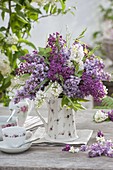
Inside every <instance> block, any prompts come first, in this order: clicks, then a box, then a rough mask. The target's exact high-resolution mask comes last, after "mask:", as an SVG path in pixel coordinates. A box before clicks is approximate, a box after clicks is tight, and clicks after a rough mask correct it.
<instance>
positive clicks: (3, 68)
mask: <svg viewBox="0 0 113 170" xmlns="http://www.w3.org/2000/svg"><path fill="white" fill-rule="evenodd" d="M0 72H1V74H2V75H3V76H6V75H7V74H9V73H10V72H11V67H10V64H9V61H8V58H7V57H6V56H5V55H4V54H2V53H0Z"/></svg>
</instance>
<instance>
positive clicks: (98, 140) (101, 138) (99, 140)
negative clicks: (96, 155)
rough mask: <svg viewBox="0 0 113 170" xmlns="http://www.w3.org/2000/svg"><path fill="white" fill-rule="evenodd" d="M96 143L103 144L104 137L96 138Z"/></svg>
mask: <svg viewBox="0 0 113 170" xmlns="http://www.w3.org/2000/svg"><path fill="white" fill-rule="evenodd" d="M96 141H97V142H100V143H104V142H105V138H104V136H101V137H98V136H96Z"/></svg>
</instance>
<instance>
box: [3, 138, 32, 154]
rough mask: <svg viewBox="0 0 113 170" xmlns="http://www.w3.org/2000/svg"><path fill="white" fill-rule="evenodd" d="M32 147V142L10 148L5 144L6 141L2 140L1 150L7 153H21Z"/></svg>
mask: <svg viewBox="0 0 113 170" xmlns="http://www.w3.org/2000/svg"><path fill="white" fill-rule="evenodd" d="M30 147H31V143H28V144H25V145H23V146H22V147H19V148H10V147H9V146H7V145H6V144H5V142H4V141H1V142H0V151H2V152H6V153H21V152H24V151H26V150H28V149H29V148H30Z"/></svg>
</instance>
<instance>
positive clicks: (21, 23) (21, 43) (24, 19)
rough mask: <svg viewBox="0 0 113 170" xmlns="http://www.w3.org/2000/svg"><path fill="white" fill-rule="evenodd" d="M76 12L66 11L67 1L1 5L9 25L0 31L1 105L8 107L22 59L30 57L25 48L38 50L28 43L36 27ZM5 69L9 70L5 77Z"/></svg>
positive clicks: (16, 0)
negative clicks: (12, 82)
mask: <svg viewBox="0 0 113 170" xmlns="http://www.w3.org/2000/svg"><path fill="white" fill-rule="evenodd" d="M74 10H75V7H69V8H66V0H46V1H44V0H33V1H32V0H1V1H0V12H1V17H2V20H3V22H4V23H5V24H4V25H6V26H1V27H0V55H1V58H0V60H1V62H0V65H1V66H0V102H3V103H4V105H8V103H9V101H10V98H9V96H8V91H9V90H8V89H9V87H10V85H11V80H12V79H13V78H14V76H15V69H16V68H17V64H18V63H19V59H20V57H21V56H23V55H25V54H27V53H29V51H28V48H26V45H27V46H30V47H31V48H32V49H33V50H35V49H36V48H37V47H36V46H35V44H33V43H32V42H30V41H28V37H29V36H30V35H31V29H32V26H33V24H34V23H36V22H37V23H39V21H40V20H41V19H42V18H45V17H49V16H57V15H64V14H66V13H67V12H71V13H72V14H74V12H73V11H74ZM6 20H7V23H6ZM3 63H4V68H3V65H2V64H3ZM9 67H10V68H9ZM8 68H9V69H8ZM3 69H6V70H5V71H6V72H5V73H4V72H3Z"/></svg>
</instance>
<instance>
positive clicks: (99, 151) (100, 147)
mask: <svg viewBox="0 0 113 170" xmlns="http://www.w3.org/2000/svg"><path fill="white" fill-rule="evenodd" d="M103 137H104V134H103V133H102V132H101V131H99V132H98V133H97V138H100V141H98V142H96V143H93V144H92V145H90V146H88V145H82V146H81V148H80V150H81V151H82V152H84V151H88V156H89V157H90V158H93V157H97V156H108V157H111V158H113V149H112V148H113V143H112V141H111V140H105V141H104V142H101V138H103Z"/></svg>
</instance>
